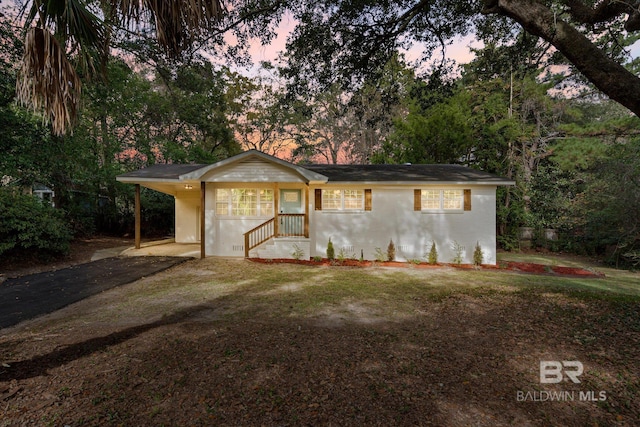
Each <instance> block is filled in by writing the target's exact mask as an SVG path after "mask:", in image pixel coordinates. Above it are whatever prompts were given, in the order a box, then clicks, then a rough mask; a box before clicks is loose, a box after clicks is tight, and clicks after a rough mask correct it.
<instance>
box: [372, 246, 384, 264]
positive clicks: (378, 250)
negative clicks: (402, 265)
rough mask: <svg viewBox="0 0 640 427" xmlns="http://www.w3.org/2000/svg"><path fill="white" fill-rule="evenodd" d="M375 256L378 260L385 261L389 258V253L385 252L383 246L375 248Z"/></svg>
mask: <svg viewBox="0 0 640 427" xmlns="http://www.w3.org/2000/svg"><path fill="white" fill-rule="evenodd" d="M374 258H375V260H376V261H377V262H385V261H386V260H387V254H385V253H384V252H383V251H382V249H381V248H375V254H374Z"/></svg>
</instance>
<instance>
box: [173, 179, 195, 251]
mask: <svg viewBox="0 0 640 427" xmlns="http://www.w3.org/2000/svg"><path fill="white" fill-rule="evenodd" d="M175 212H176V235H175V239H176V243H196V242H199V241H200V228H199V223H200V192H199V191H197V190H195V191H181V192H178V193H177V194H176V196H175Z"/></svg>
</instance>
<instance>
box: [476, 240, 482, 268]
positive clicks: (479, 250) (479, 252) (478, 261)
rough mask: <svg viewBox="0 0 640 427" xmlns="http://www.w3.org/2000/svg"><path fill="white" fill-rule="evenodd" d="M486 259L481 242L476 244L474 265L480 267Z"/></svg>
mask: <svg viewBox="0 0 640 427" xmlns="http://www.w3.org/2000/svg"><path fill="white" fill-rule="evenodd" d="M483 258H484V253H483V252H482V248H481V247H480V242H476V247H475V249H474V250H473V265H475V266H480V265H482V261H483Z"/></svg>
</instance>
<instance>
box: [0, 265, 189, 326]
mask: <svg viewBox="0 0 640 427" xmlns="http://www.w3.org/2000/svg"><path fill="white" fill-rule="evenodd" d="M188 259H189V258H184V257H170V256H140V257H114V258H104V259H101V260H98V261H93V262H89V263H86V264H79V265H75V266H73V267H69V268H64V269H60V270H56V271H49V272H45V273H38V274H31V275H28V276H22V277H18V278H15V279H8V280H6V281H4V282H3V283H0V329H2V328H6V327H8V326H12V325H15V324H17V323H20V322H22V321H24V320H27V319H31V318H34V317H36V316H40V315H42V314H47V313H51V312H54V311H56V310H59V309H61V308H62V307H65V306H67V305H69V304H72V303H74V302H76V301H80V300H82V299H84V298H87V297H89V296H91V295H95V294H97V293H100V292H102V291H106V290H107V289H111V288H114V287H116V286H120V285H124V284H127V283H131V282H133V281H136V280H138V279H140V278H142V277H145V276H150V275H153V274H156V273H159V272H160V271H162V270H166V269H167V268H170V267H173V266H174V265H177V264H180V263H182V262H185V261H187V260H188Z"/></svg>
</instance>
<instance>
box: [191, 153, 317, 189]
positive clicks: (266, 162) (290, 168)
mask: <svg viewBox="0 0 640 427" xmlns="http://www.w3.org/2000/svg"><path fill="white" fill-rule="evenodd" d="M181 179H184V180H197V181H208V182H229V181H241V182H274V181H278V180H279V181H281V182H287V181H303V182H315V183H318V182H319V183H322V182H326V181H327V177H326V176H324V175H322V174H320V173H317V172H314V171H311V170H308V169H305V168H303V167H300V166H298V165H294V164H293V163H289V162H287V161H284V160H281V159H278V158H277V157H273V156H270V155H268V154H265V153H262V152H260V151H257V150H249V151H245V152H244V153H241V154H238V155H237V156H233V157H229V158H228V159H225V160H222V161H220V162H217V163H214V164H212V165H208V166H205V167H203V168H201V169H197V170H194V171H192V172H190V173H187V174H184V175H182V176H181Z"/></svg>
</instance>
